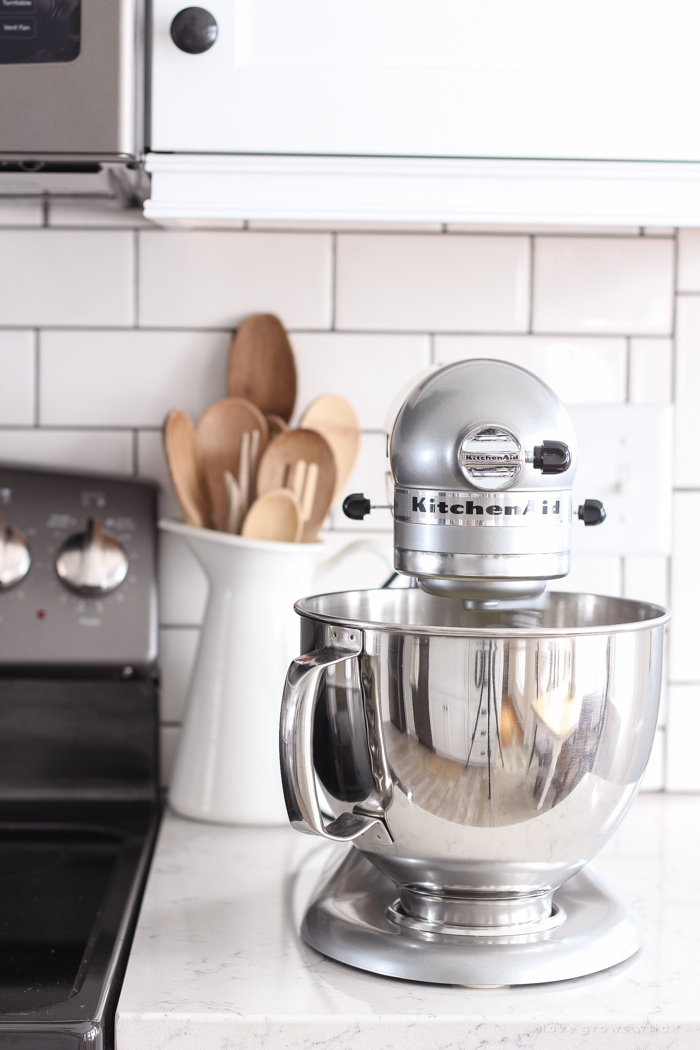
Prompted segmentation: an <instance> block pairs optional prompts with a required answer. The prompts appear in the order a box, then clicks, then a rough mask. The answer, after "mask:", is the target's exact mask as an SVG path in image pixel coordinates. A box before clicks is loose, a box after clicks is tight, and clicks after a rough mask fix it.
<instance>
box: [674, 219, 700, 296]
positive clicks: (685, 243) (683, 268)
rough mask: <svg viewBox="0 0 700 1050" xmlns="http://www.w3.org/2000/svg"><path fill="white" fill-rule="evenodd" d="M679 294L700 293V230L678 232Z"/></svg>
mask: <svg viewBox="0 0 700 1050" xmlns="http://www.w3.org/2000/svg"><path fill="white" fill-rule="evenodd" d="M677 288H678V291H679V292H700V229H688V230H679V231H678V280H677Z"/></svg>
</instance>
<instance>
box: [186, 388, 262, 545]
mask: <svg viewBox="0 0 700 1050" xmlns="http://www.w3.org/2000/svg"><path fill="white" fill-rule="evenodd" d="M255 431H257V432H258V433H259V435H260V437H259V438H258V439H257V442H258V448H259V449H260V450H261V451H262V449H264V448H265V446H266V445H267V440H268V429H267V421H266V419H265V417H264V415H263V414H262V412H261V411H260V410H259V409H258V408H256V407H255V405H253V404H251V403H250V401H246V400H244V399H243V398H240V397H228V398H225V399H224V400H223V401H216V402H215V403H214V404H213V405H211V406H210V407H209V408H208V409H207V410H206V412H205V413H204V415H203V416H202V418H201V419H200V421H199V423H198V424H197V444H198V446H199V454H200V457H201V460H202V466H203V468H204V475H205V477H206V481H207V488H208V489H209V495H210V498H211V506H212V519H213V523H214V527H215V528H217V529H221V530H222V531H223V530H225V529H226V525H227V521H228V509H229V492H228V488H227V486H226V482H225V480H224V471H225V470H228V471H229V472H230V473H231V474H232V475H233V477H234V478H236V480H237V481H238V484H239V486H240V487H241V489H242V488H243V486H242V485H241V478H240V470H241V444H242V443H243V441H244V438H243V435H244V434H248V435H249V436H248V449H249V450H250V447H251V443H252V442H253V440H254V439H253V435H254V433H255ZM244 452H245V449H244ZM248 457H249V452H248V454H247V455H246V456H245V457H244V458H245V460H246V463H248V469H249V471H250V472H252V473H253V474H254V473H255V469H256V467H257V462H256V463H253V464H251V463H250V460H249V458H248ZM243 482H244V484H245V483H246V479H245V478H244V479H243ZM249 482H250V477H249V479H248V488H249ZM243 497H244V500H245V509H247V506H248V499H247V496H246V492H243Z"/></svg>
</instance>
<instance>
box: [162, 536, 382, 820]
mask: <svg viewBox="0 0 700 1050" xmlns="http://www.w3.org/2000/svg"><path fill="white" fill-rule="evenodd" d="M160 528H161V529H162V530H163V531H164V532H168V533H170V534H172V535H174V536H179V537H181V538H182V539H183V540H184V541H185V542H186V543H187V545H188V546H189V547H190V549H191V550H192V552H193V553H194V555H195V556H196V558H197V560H198V561H199V562H200V564H201V565H202V567H203V568H204V571H205V572H206V574H207V577H208V580H209V588H210V589H209V600H208V603H207V609H206V614H205V618H204V624H203V626H202V635H201V639H200V643H199V649H198V652H197V658H196V661H195V666H194V670H193V673H192V679H191V682H190V688H189V694H188V700H187V707H186V712H185V719H184V723H183V727H182V733H181V737H180V742H179V747H178V752H177V757H176V760H175V766H174V769H173V775H172V781H171V785H170V794H169V800H170V805H171V806H172V808H173V809H174V810H175V811H176V812H177V813H180V814H181V815H182V816H185V817H191V818H194V819H196V820H206V821H213V822H217V823H226V824H284V823H286V822H287V813H286V809H285V805H284V799H283V796H282V787H281V779H280V768H279V746H278V732H279V715H280V705H281V700H282V692H283V689H284V682H285V676H286V672H287V667H288V666H289V664H290V662H291V661H292V660H293V659H294V657H295V656H298V654H299V629H300V622H299V617H298V616H297V615H296V613H295V612H294V602H295V601H296V600H297V599H298V598H302V597H304V596H306V595H308V594H311V593H313V591H314V577H315V575H316V573H317V572H318V571H319V570H320V569H321V568H322V567H324V566H326V565H327V564H328V563H329V561H331V562H336V561H337V560H338V559H340V558H342V557H343V556H344V555H345V554H347V553H348V552H349V551H351V550H356V549H357V548H358V547H361V546H367V545H369V546H371V545H372V544H371V541H365V540H358V539H357V538H353V539H352V540H350V541H349V542H348V543H347V544H346V545H345V546H344V547H343V548H342V549H340V550H338V549H331V548H329V546H328V545H327V544H326V543H323V542H320V543H273V542H270V541H268V540H251V539H244V538H243V537H242V536H233V535H230V534H228V533H223V532H216V531H214V530H213V529H200V528H194V527H192V526H190V525H184V524H182V523H180V522H175V521H161V522H160ZM377 553H379V551H377ZM381 553H382V554H383V551H382V552H381Z"/></svg>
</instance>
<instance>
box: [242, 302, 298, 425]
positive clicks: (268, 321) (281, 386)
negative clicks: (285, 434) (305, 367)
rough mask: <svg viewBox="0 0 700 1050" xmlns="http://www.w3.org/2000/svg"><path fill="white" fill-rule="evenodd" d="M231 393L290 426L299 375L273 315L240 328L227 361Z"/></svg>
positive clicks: (255, 318)
mask: <svg viewBox="0 0 700 1050" xmlns="http://www.w3.org/2000/svg"><path fill="white" fill-rule="evenodd" d="M228 392H229V394H230V396H231V397H245V398H247V399H248V400H249V401H252V402H253V404H254V405H257V407H258V408H259V409H260V411H261V412H264V413H266V414H270V415H276V416H280V417H281V418H282V419H283V420H284V421H285V422H289V419H290V417H291V415H292V412H293V411H294V402H295V400H296V396H297V372H296V367H295V365H294V354H293V353H292V348H291V345H290V343H289V339H288V338H287V333H286V331H285V330H284V326H283V324H282V322H281V321H280V319H279V318H278V317H275V315H274V314H255V316H254V317H249V318H247V320H245V321H244V322H243V324H241V325H239V328H238V331H237V332H236V334H235V336H234V338H233V342H232V344H231V352H230V354H229V359H228Z"/></svg>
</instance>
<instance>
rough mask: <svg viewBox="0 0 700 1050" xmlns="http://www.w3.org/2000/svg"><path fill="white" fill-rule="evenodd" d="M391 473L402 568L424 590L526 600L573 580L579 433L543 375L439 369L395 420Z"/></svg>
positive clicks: (466, 366)
mask: <svg viewBox="0 0 700 1050" xmlns="http://www.w3.org/2000/svg"><path fill="white" fill-rule="evenodd" d="M537 450H539V453H538V451H537ZM560 451H561V454H560V455H557V453H558V452H560ZM547 452H549V453H550V454H549V456H548V455H547ZM548 459H549V462H547V460H548ZM391 468H392V473H393V477H394V484H395V503H394V558H395V566H396V569H397V570H398V571H399V572H401V573H405V574H408V575H411V576H414V577H416V578H417V579H418V582H419V584H420V585H421V586H422V587H423V588H424V589H425V590H428V591H430V592H431V593H434V594H446V595H450V596H453V597H462V598H466V599H467V600H470V599H475V600H479V599H482V600H483V599H486V600H488V599H491V600H494V599H495V600H503V599H518V598H523V597H531V596H533V595H536V594H539V593H541V591H543V590H544V586H545V583H546V581H547V580H549V579H555V578H557V577H561V576H565V575H566V574H567V573H568V571H569V564H570V550H571V522H572V507H571V484H572V482H573V479H574V475H575V473H576V436H575V433H574V429H573V426H572V423H571V420H570V418H569V415H568V413H567V412H566V409H565V408H564V406H563V405H562V403H561V402H560V400H559V398H558V397H557V396H556V394H555V393H554V392H553V391H552V390H551V389H550V388H549V387H548V386H547V385H546V384H545V383H543V382H542V381H541V380H540V379H538V378H537V377H536V376H534V375H532V373H530V372H526V371H525V370H524V369H522V368H518V367H516V366H514V365H509V364H506V363H505V362H502V361H487V360H470V361H460V362H458V363H457V364H454V365H449V366H448V367H447V368H443V369H441V370H440V371H438V372H436V373H433V374H432V375H431V376H429V377H428V378H427V379H425V380H424V381H423V382H422V383H420V384H419V385H418V386H417V387H416V388H415V390H414V391H413V392H412V393H411V394H410V396H409V397H408V398H407V399H406V401H405V403H404V405H403V406H402V408H401V410H400V412H399V414H398V416H397V418H396V421H395V424H394V428H393V432H392V435H391Z"/></svg>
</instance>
